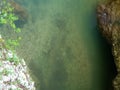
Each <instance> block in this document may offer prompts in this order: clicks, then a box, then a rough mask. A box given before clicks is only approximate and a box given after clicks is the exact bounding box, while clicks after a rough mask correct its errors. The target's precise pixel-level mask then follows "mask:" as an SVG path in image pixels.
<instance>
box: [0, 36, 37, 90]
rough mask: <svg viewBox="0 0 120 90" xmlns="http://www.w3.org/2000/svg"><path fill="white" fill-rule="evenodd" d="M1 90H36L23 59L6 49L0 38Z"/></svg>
mask: <svg viewBox="0 0 120 90" xmlns="http://www.w3.org/2000/svg"><path fill="white" fill-rule="evenodd" d="M0 90H35V86H34V82H33V80H32V79H31V77H30V74H29V72H28V68H27V65H26V63H25V61H24V60H23V59H20V58H18V56H17V55H16V54H15V53H13V52H12V51H10V50H7V49H6V48H5V47H4V40H3V39H2V38H1V37H0Z"/></svg>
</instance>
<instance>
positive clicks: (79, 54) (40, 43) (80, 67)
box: [16, 0, 114, 90]
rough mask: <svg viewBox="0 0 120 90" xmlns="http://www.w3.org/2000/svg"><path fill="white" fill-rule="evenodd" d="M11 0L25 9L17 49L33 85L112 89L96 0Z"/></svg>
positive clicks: (55, 89)
mask: <svg viewBox="0 0 120 90" xmlns="http://www.w3.org/2000/svg"><path fill="white" fill-rule="evenodd" d="M16 1H17V2H18V3H20V4H21V5H22V6H23V7H24V8H26V10H27V13H28V14H29V20H28V22H27V23H26V24H25V25H24V27H23V28H22V33H21V37H22V38H23V40H22V41H21V46H20V47H19V49H18V52H19V55H20V56H21V57H23V58H24V59H25V60H26V62H27V64H28V66H29V68H30V70H31V73H32V74H33V75H34V79H35V81H36V87H37V90H112V88H111V83H112V78H113V76H114V69H113V68H114V65H113V64H112V63H113V60H112V56H111V51H110V48H108V45H107V44H106V43H105V41H104V40H103V38H102V37H101V35H100V33H99V31H98V30H97V22H96V5H97V4H98V0H90V1H88V0H16ZM99 1H100V0H99Z"/></svg>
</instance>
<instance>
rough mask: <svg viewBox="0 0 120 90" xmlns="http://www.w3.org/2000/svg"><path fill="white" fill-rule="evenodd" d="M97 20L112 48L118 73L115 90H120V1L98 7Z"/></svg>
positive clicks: (116, 0)
mask: <svg viewBox="0 0 120 90" xmlns="http://www.w3.org/2000/svg"><path fill="white" fill-rule="evenodd" d="M97 18H98V24H99V27H100V31H101V32H102V34H103V36H104V37H105V38H106V39H107V41H108V42H109V43H110V44H111V46H112V53H113V56H114V60H115V64H116V67H117V72H118V74H117V76H116V78H115V80H114V81H113V85H114V90H120V0H113V1H110V2H108V3H105V4H100V5H98V7H97Z"/></svg>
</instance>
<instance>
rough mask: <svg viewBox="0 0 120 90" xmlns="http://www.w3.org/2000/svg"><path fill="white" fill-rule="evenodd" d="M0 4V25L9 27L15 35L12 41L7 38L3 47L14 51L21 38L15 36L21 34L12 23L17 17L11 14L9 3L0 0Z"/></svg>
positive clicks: (12, 10) (12, 9)
mask: <svg viewBox="0 0 120 90" xmlns="http://www.w3.org/2000/svg"><path fill="white" fill-rule="evenodd" d="M0 3H1V6H0V8H1V9H0V24H3V25H6V26H7V27H9V28H10V29H12V30H11V31H12V32H13V33H14V34H15V38H14V39H13V38H12V37H9V39H7V40H5V45H6V48H7V49H10V50H12V51H14V50H15V48H16V46H18V45H19V40H21V37H19V36H18V35H16V34H17V33H20V32H21V29H20V28H18V27H16V25H15V23H14V22H15V21H16V20H18V17H17V16H16V15H15V14H14V13H13V12H14V8H13V7H12V6H11V5H10V3H9V1H7V0H1V1H0ZM8 30H9V29H8Z"/></svg>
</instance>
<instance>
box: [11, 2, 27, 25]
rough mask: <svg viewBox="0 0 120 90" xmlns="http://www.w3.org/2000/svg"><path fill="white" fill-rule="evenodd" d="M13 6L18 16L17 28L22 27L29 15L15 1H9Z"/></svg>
mask: <svg viewBox="0 0 120 90" xmlns="http://www.w3.org/2000/svg"><path fill="white" fill-rule="evenodd" d="M9 2H10V4H11V6H12V7H13V8H14V13H15V15H17V16H18V18H19V19H18V20H17V21H16V22H15V24H16V26H18V27H22V26H23V25H24V24H25V23H26V22H27V19H28V16H29V15H28V13H27V11H26V9H25V8H23V7H22V6H21V5H20V4H18V3H17V2H15V1H13V0H9Z"/></svg>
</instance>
